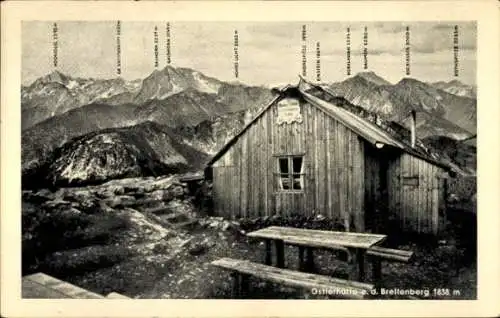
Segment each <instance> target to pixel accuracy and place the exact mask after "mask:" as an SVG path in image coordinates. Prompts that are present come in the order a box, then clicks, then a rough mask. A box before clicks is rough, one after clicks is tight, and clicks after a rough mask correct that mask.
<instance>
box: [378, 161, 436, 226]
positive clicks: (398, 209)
mask: <svg viewBox="0 0 500 318" xmlns="http://www.w3.org/2000/svg"><path fill="white" fill-rule="evenodd" d="M388 174H389V175H388V191H389V210H390V213H391V214H392V215H393V216H395V217H396V218H397V219H398V220H399V221H400V225H401V227H402V228H403V229H404V230H409V231H416V232H419V233H433V234H437V233H438V231H439V230H440V229H439V223H440V222H439V209H440V208H441V207H442V204H443V202H440V201H442V199H441V200H440V198H443V197H444V196H443V195H442V194H440V192H442V191H444V190H445V189H444V188H443V187H442V186H440V185H441V184H442V182H440V178H441V177H443V175H444V171H443V169H442V168H440V167H437V166H435V165H433V164H431V163H428V162H427V161H425V160H422V159H419V158H417V157H414V156H411V155H409V154H406V153H404V154H402V155H401V156H399V157H398V158H396V159H395V160H394V161H391V162H390V164H389V170H388ZM405 176H406V177H411V176H418V177H419V184H418V186H409V185H403V177H405Z"/></svg>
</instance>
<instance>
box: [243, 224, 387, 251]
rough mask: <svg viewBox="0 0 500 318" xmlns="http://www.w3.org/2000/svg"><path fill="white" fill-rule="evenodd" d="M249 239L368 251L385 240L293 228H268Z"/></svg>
mask: <svg viewBox="0 0 500 318" xmlns="http://www.w3.org/2000/svg"><path fill="white" fill-rule="evenodd" d="M247 236H249V237H255V238H263V239H272V240H283V241H284V242H285V243H290V244H298V245H306V246H311V247H323V248H332V247H338V246H342V247H351V248H363V249H368V248H370V247H371V246H373V245H375V244H378V243H380V242H382V241H383V240H385V239H386V238H387V235H385V234H371V233H357V232H336V231H323V230H311V229H302V228H294V227H281V226H270V227H267V228H264V229H260V230H258V231H255V232H250V233H248V234H247Z"/></svg>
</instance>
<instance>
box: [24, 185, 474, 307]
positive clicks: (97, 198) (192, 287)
mask: <svg viewBox="0 0 500 318" xmlns="http://www.w3.org/2000/svg"><path fill="white" fill-rule="evenodd" d="M182 177H183V176H170V177H157V178H154V177H150V178H132V179H122V180H113V181H110V182H107V183H105V184H103V185H99V186H88V187H82V188H61V189H58V190H57V191H54V192H51V191H49V190H40V191H36V192H33V191H23V220H22V221H23V273H24V274H28V273H33V272H39V271H42V272H45V273H47V274H50V275H53V276H55V277H57V278H60V279H64V280H67V281H69V282H71V283H73V284H75V285H78V286H81V287H83V288H86V289H89V290H91V291H94V292H97V293H101V294H108V293H110V292H113V291H115V292H118V293H122V294H124V295H127V296H129V297H132V298H227V297H229V291H230V286H229V275H228V273H226V272H224V271H222V270H219V269H216V268H213V267H211V266H210V265H209V263H210V262H211V261H213V260H215V259H218V258H220V257H233V258H241V259H249V260H253V261H257V262H261V261H262V258H263V249H264V248H263V246H262V243H261V242H259V241H255V240H250V239H248V238H247V237H246V236H245V234H246V232H248V231H251V230H254V229H257V228H261V227H264V226H269V225H289V226H302V227H308V228H332V226H334V225H332V224H329V223H328V221H326V220H323V219H321V218H317V219H308V220H306V219H294V220H290V219H287V220H284V219H281V218H280V217H272V218H266V219H256V220H238V221H228V220H223V219H222V218H218V217H213V216H209V215H208V214H207V212H206V211H208V210H209V209H206V208H205V206H206V205H205V204H204V202H205V201H203V196H202V195H200V194H201V193H204V194H206V193H208V192H209V191H210V189H209V187H203V188H198V189H202V190H201V191H198V192H197V191H196V190H194V188H190V187H189V186H188V185H187V184H186V183H185V182H181V180H182ZM193 192H195V193H193ZM395 244H396V243H395ZM396 245H397V247H400V248H403V249H411V250H413V251H414V252H415V261H413V262H412V263H411V264H396V263H395V264H385V265H384V267H383V279H384V282H383V285H384V286H386V287H388V288H389V287H400V288H422V287H425V288H429V289H432V288H449V289H450V290H451V289H458V290H460V293H461V294H460V296H456V297H455V298H466V299H471V298H475V295H476V292H475V287H474V286H475V285H476V283H475V282H476V270H475V258H474V257H472V258H471V259H472V261H470V260H469V261H468V262H466V261H465V259H466V256H464V255H465V254H466V253H464V248H463V246H462V245H460V244H459V242H457V241H456V240H454V239H452V236H450V239H446V240H444V241H441V242H440V243H438V244H437V245H436V243H433V244H423V243H422V242H415V241H411V240H410V241H405V242H397V244H396ZM285 253H286V263H287V266H289V267H291V268H295V267H296V266H297V264H298V259H297V257H298V256H297V251H296V249H294V248H292V247H287V248H286V251H285ZM315 256H316V264H317V270H318V271H319V272H320V273H322V274H328V275H335V276H339V277H342V276H343V275H345V271H346V267H345V264H344V263H343V262H342V260H341V259H340V258H339V257H338V256H336V255H333V254H331V253H328V252H319V251H318V252H317V253H315ZM469 258H470V257H469ZM367 272H368V273H370V268H369V267H368V268H367ZM369 279H370V277H369V276H368V280H369ZM251 287H252V291H251V292H250V294H249V295H248V297H250V298H304V297H308V296H307V295H305V294H304V293H303V291H300V290H295V289H288V288H283V287H281V286H277V285H274V284H269V283H266V282H261V281H255V280H254V281H252V283H251ZM443 298H446V297H443Z"/></svg>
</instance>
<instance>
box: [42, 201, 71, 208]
mask: <svg viewBox="0 0 500 318" xmlns="http://www.w3.org/2000/svg"><path fill="white" fill-rule="evenodd" d="M70 206H71V202H69V201H64V200H52V201H46V202H45V203H43V204H42V208H48V209H56V208H69V207H70Z"/></svg>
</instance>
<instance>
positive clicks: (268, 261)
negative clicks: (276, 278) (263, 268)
mask: <svg viewBox="0 0 500 318" xmlns="http://www.w3.org/2000/svg"><path fill="white" fill-rule="evenodd" d="M264 243H265V245H266V254H265V259H264V264H266V265H272V259H271V255H272V254H271V240H265V241H264Z"/></svg>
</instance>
